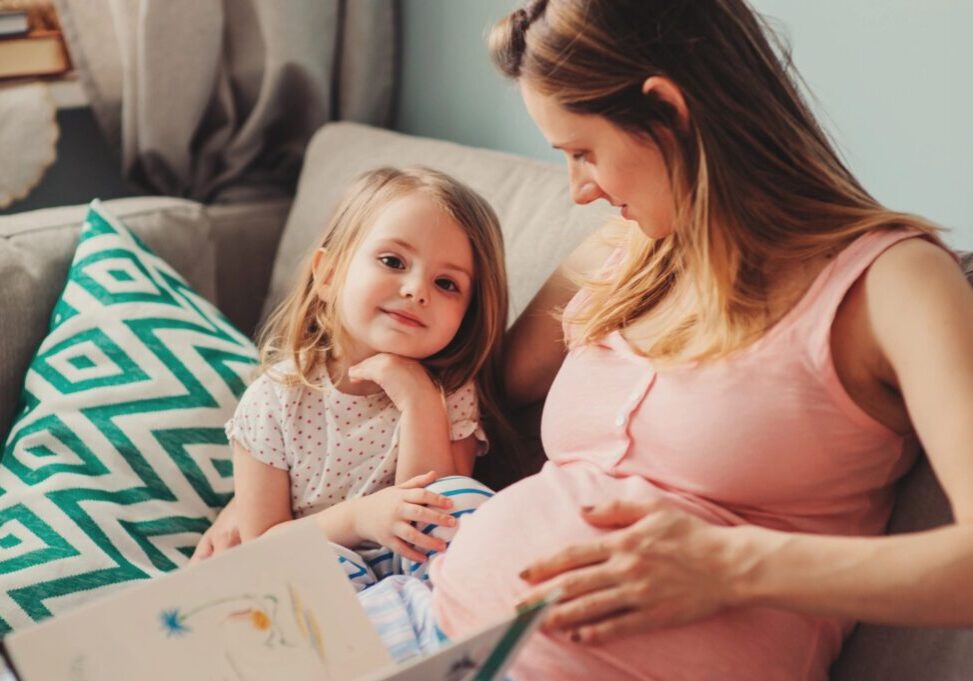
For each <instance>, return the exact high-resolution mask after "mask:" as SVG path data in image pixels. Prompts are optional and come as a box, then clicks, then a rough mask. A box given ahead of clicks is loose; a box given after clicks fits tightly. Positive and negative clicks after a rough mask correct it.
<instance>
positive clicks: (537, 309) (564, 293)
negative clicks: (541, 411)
mask: <svg viewBox="0 0 973 681" xmlns="http://www.w3.org/2000/svg"><path fill="white" fill-rule="evenodd" d="M618 229H619V228H618V227H617V226H614V225H612V226H609V227H605V228H602V229H601V230H599V231H597V232H595V233H594V234H592V235H591V236H589V237H588V238H586V239H585V240H584V241H583V242H581V245H580V246H578V247H577V248H576V249H575V250H574V251H573V252H572V253H571V255H569V256H568V257H567V258H566V259H565V260H564V262H562V263H561V265H559V266H558V268H557V269H556V270H555V271H554V273H553V274H551V276H550V277H549V278H548V279H547V281H546V282H545V283H544V285H543V286H542V287H541V289H540V291H538V293H537V295H535V296H534V298H533V299H532V300H531V301H530V303H529V304H528V305H527V308H526V309H525V310H524V311H523V312H522V313H521V315H520V316H519V317H518V318H517V321H516V322H514V324H513V326H512V327H510V331H508V332H507V338H506V352H505V354H504V380H505V381H506V386H507V397H508V399H509V400H510V403H511V404H512V405H522V404H530V403H532V402H537V401H538V400H542V399H544V397H545V396H546V395H547V391H548V389H550V387H551V384H552V383H553V382H554V376H555V375H557V372H558V370H559V369H560V368H561V363H562V362H563V361H564V357H565V355H566V354H567V350H566V348H565V347H564V335H563V333H562V331H561V322H560V321H559V320H558V319H557V318H556V317H555V316H554V313H555V312H556V311H557V310H558V309H560V308H562V307H564V305H566V304H567V303H568V301H569V300H571V298H572V297H573V296H574V294H575V293H577V292H578V285H577V284H575V283H574V282H573V281H572V280H571V276H576V275H578V274H580V275H582V276H584V275H585V274H587V273H593V272H595V271H596V270H597V269H598V267H599V266H601V264H602V263H604V262H605V259H606V258H607V257H608V256H609V255H610V254H611V250H612V246H611V245H610V243H609V238H611V237H613V236H614V235H615V234H616V233H617V232H618Z"/></svg>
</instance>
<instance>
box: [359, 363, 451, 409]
mask: <svg viewBox="0 0 973 681" xmlns="http://www.w3.org/2000/svg"><path fill="white" fill-rule="evenodd" d="M348 378H349V379H350V380H351V381H352V382H353V383H360V382H362V381H371V382H372V383H375V384H376V385H378V386H379V387H380V388H381V389H382V390H383V391H384V392H385V394H386V395H388V396H389V399H390V400H392V403H393V404H394V405H395V408H396V409H398V410H399V411H402V412H404V411H406V410H408V409H410V408H412V407H418V406H421V405H423V404H426V403H428V402H426V401H427V400H429V399H432V400H438V401H441V400H442V398H441V397H440V392H439V390H438V389H437V388H436V385H435V384H434V383H433V382H432V379H431V378H430V377H429V373H428V372H427V371H426V369H425V367H423V366H422V364H420V363H419V362H418V361H416V360H414V359H409V358H408V357H402V356H401V355H393V354H391V353H388V352H380V353H378V354H377V355H372V356H371V357H369V358H368V359H365V360H363V361H361V362H359V363H358V364H355V365H354V366H352V367H350V368H349V369H348Z"/></svg>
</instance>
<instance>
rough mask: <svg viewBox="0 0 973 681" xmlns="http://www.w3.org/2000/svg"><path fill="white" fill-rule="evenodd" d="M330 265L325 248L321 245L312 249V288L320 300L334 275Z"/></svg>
mask: <svg viewBox="0 0 973 681" xmlns="http://www.w3.org/2000/svg"><path fill="white" fill-rule="evenodd" d="M331 265H332V263H331V259H330V258H329V257H328V250H327V249H326V248H324V247H323V246H322V247H320V248H318V249H317V250H315V251H314V255H312V256H311V272H313V276H314V290H315V291H316V292H317V294H318V297H319V298H321V299H322V300H323V299H324V294H325V292H326V291H327V287H328V286H330V285H331V278H332V276H333V275H334V269H333V268H332V267H331Z"/></svg>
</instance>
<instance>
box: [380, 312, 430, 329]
mask: <svg viewBox="0 0 973 681" xmlns="http://www.w3.org/2000/svg"><path fill="white" fill-rule="evenodd" d="M382 312H384V313H385V314H387V315H388V316H389V317H391V318H392V319H394V320H395V321H397V322H398V323H399V324H404V325H405V326H415V327H420V326H425V325H424V324H423V323H422V322H420V321H419V320H418V319H416V318H415V317H412V316H410V315H408V314H405V313H404V312H396V311H395V310H382Z"/></svg>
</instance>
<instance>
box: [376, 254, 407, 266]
mask: <svg viewBox="0 0 973 681" xmlns="http://www.w3.org/2000/svg"><path fill="white" fill-rule="evenodd" d="M378 261H379V262H380V263H382V264H383V265H385V266H386V267H391V268H392V269H396V270H402V269H405V263H403V262H402V259H401V258H398V257H396V256H394V255H381V256H379V258H378Z"/></svg>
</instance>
